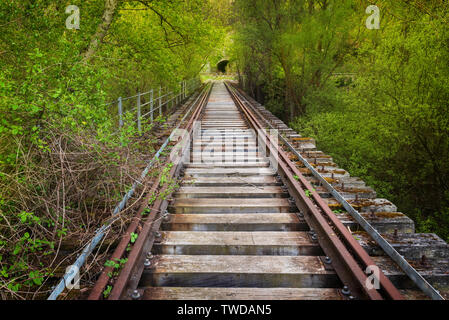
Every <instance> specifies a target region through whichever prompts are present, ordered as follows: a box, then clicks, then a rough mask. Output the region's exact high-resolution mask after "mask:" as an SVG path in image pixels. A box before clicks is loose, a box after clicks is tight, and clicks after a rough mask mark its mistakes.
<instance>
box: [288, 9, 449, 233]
mask: <svg viewBox="0 0 449 320" xmlns="http://www.w3.org/2000/svg"><path fill="white" fill-rule="evenodd" d="M445 6H446V9H447V5H445ZM387 8H388V9H389V10H390V12H393V18H391V17H389V18H386V19H384V20H383V21H384V23H383V24H382V28H381V30H379V31H373V32H374V33H373V34H371V35H370V37H368V38H366V39H365V40H364V41H363V42H361V45H360V46H359V48H358V49H357V51H356V54H355V56H354V59H352V60H350V61H348V65H351V66H352V68H354V71H355V72H356V73H357V76H356V77H355V79H354V80H353V81H352V80H351V79H341V78H337V79H336V81H335V82H336V84H335V87H334V88H333V89H332V90H331V91H329V92H333V94H332V96H333V98H332V99H326V100H324V102H322V101H321V100H320V99H319V98H313V99H311V100H310V103H309V112H308V113H307V115H306V116H304V117H300V118H297V119H296V120H295V122H294V123H293V126H294V128H296V129H297V130H298V131H299V132H301V133H302V134H303V135H310V136H313V137H315V138H317V141H318V144H319V148H320V149H322V150H324V151H327V152H329V153H330V154H331V155H332V156H333V157H334V159H335V161H336V162H337V163H338V164H339V165H340V166H342V167H343V168H345V169H347V170H348V171H349V172H351V175H354V176H360V177H362V178H363V179H364V180H365V181H366V182H367V184H369V185H371V186H373V187H374V189H375V190H376V191H377V192H378V194H379V196H381V197H386V198H388V199H390V200H392V201H393V202H394V203H395V204H396V205H398V207H399V210H401V211H403V212H405V213H406V214H408V215H409V216H410V217H411V218H413V219H414V220H415V222H416V224H417V229H418V231H423V232H430V231H432V232H437V233H438V234H439V235H440V236H441V237H443V238H445V239H449V238H448V230H449V223H448V222H449V221H448V220H447V208H448V207H449V196H448V195H449V193H448V190H449V185H448V183H447V180H448V178H449V166H448V161H447V159H448V157H449V116H448V113H447V107H448V102H447V101H448V98H449V73H448V70H449V52H448V50H447V43H448V41H449V33H448V31H447V28H446V20H447V13H445V12H447V10H446V11H444V10H443V8H441V9H439V10H437V9H435V11H434V13H435V15H434V16H429V15H425V14H423V13H422V12H416V10H415V9H413V8H411V7H410V6H408V5H405V4H404V5H398V4H397V3H394V4H393V3H389V4H388V6H387ZM395 17H396V18H395ZM401 17H402V19H401ZM405 18H407V19H405ZM348 80H349V81H348ZM324 94H327V93H324ZM326 101H327V102H326Z"/></svg>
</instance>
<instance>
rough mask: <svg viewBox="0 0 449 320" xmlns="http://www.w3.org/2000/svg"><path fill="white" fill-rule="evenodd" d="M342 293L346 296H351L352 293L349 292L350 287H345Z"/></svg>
mask: <svg viewBox="0 0 449 320" xmlns="http://www.w3.org/2000/svg"><path fill="white" fill-rule="evenodd" d="M341 293H343V294H344V295H345V296H348V295H349V294H351V291H349V288H348V286H344V287H343V289H342V290H341Z"/></svg>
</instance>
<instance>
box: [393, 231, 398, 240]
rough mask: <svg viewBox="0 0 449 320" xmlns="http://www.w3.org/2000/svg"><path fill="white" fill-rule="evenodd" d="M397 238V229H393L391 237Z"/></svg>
mask: <svg viewBox="0 0 449 320" xmlns="http://www.w3.org/2000/svg"><path fill="white" fill-rule="evenodd" d="M397 238H398V229H394V233H393V239H395V240H396V239H397Z"/></svg>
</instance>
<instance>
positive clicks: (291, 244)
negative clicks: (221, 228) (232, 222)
mask: <svg viewBox="0 0 449 320" xmlns="http://www.w3.org/2000/svg"><path fill="white" fill-rule="evenodd" d="M154 250H155V251H154V252H155V253H156V254H171V255H173V254H184V255H200V254H201V255H280V256H299V255H324V254H323V251H322V250H321V248H320V247H319V245H318V244H317V243H316V242H312V241H311V240H310V238H309V237H308V235H307V233H306V232H273V231H271V232H201V231H193V232H192V231H164V232H162V239H161V241H160V242H158V243H157V244H155V246H154Z"/></svg>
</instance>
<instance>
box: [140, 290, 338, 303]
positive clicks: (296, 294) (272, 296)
mask: <svg viewBox="0 0 449 320" xmlns="http://www.w3.org/2000/svg"><path fill="white" fill-rule="evenodd" d="M143 298H144V299H146V300H255V301H257V300H341V299H342V297H341V295H340V294H339V293H338V290H337V289H327V288H323V289H322V288H311V289H309V288H186V287H184V288H182V287H159V288H154V287H150V288H146V289H145V292H144V296H143Z"/></svg>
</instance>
